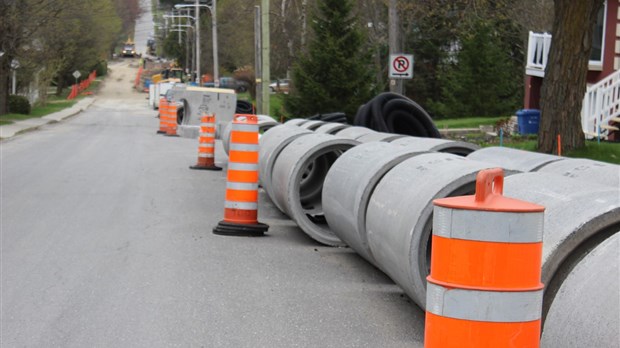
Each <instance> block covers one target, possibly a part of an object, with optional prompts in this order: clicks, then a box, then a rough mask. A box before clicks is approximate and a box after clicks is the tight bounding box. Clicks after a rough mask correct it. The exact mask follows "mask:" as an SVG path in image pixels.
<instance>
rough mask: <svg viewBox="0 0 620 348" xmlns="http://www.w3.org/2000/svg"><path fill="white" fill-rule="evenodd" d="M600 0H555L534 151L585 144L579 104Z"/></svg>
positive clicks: (565, 148) (600, 4)
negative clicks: (536, 143) (559, 144)
mask: <svg viewBox="0 0 620 348" xmlns="http://www.w3.org/2000/svg"><path fill="white" fill-rule="evenodd" d="M602 5H603V1H601V0H581V1H572V0H555V19H554V22H553V40H552V42H551V48H550V51H549V60H548V62H547V69H546V71H545V79H544V81H543V85H542V90H541V119H540V126H539V130H538V151H541V152H546V153H556V152H557V142H556V139H557V135H559V136H560V137H561V143H562V146H561V148H562V151H565V150H571V149H576V148H580V147H583V146H585V137H584V135H583V131H582V128H581V106H582V105H581V104H582V101H583V95H584V93H585V90H586V75H587V72H588V61H589V57H590V50H591V48H592V35H593V32H594V23H595V20H596V15H597V13H598V11H599V9H600V8H601V6H602Z"/></svg>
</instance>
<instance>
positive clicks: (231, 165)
mask: <svg viewBox="0 0 620 348" xmlns="http://www.w3.org/2000/svg"><path fill="white" fill-rule="evenodd" d="M228 169H229V170H230V169H232V170H243V171H246V172H256V171H258V164H252V163H237V162H228Z"/></svg>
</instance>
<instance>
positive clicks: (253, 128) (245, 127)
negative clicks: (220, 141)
mask: <svg viewBox="0 0 620 348" xmlns="http://www.w3.org/2000/svg"><path fill="white" fill-rule="evenodd" d="M232 131H233V132H234V131H240V132H255V133H258V124H239V123H234V122H233V124H232Z"/></svg>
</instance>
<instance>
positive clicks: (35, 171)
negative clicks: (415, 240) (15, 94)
mask: <svg viewBox="0 0 620 348" xmlns="http://www.w3.org/2000/svg"><path fill="white" fill-rule="evenodd" d="M111 68H112V73H111V76H109V77H108V78H107V80H106V83H105V86H104V89H103V90H102V91H101V92H100V93H99V94H98V96H97V97H96V98H97V101H96V102H95V103H94V104H93V105H92V106H91V107H90V108H89V109H88V110H87V111H86V112H83V113H81V114H79V115H78V116H75V117H73V118H70V119H68V120H65V121H63V122H60V123H57V124H53V125H48V126H44V127H42V128H41V129H39V130H36V131H33V132H29V133H25V134H21V135H18V136H17V137H15V138H12V139H10V140H7V141H2V142H1V143H0V146H1V151H0V154H1V163H0V164H1V172H0V174H1V178H0V188H1V194H0V198H1V204H0V213H1V217H0V231H1V243H2V245H1V248H0V251H1V255H0V261H1V275H0V277H1V285H2V289H1V311H0V315H1V318H0V321H1V330H2V332H1V333H0V340H1V341H0V346H2V347H176V346H178V347H421V346H422V340H423V333H424V328H423V317H424V313H423V312H422V311H421V310H420V309H419V308H418V307H417V306H416V305H414V304H413V303H412V302H411V301H410V300H409V299H408V297H407V296H406V295H404V293H403V291H402V290H401V289H400V288H399V287H398V286H396V285H395V284H394V283H393V282H392V281H391V280H390V279H389V278H387V277H386V276H385V275H384V274H383V273H381V272H380V271H378V270H377V269H376V268H374V267H373V266H371V265H370V264H369V263H367V262H366V261H364V260H363V259H362V258H360V257H359V256H357V254H355V253H354V252H353V251H352V250H350V249H348V248H330V247H324V246H321V245H319V244H317V243H316V242H314V241H312V240H311V239H310V238H308V237H307V236H306V235H305V234H304V233H303V232H302V231H301V230H300V229H299V228H298V227H297V226H296V225H295V224H294V223H292V222H291V221H290V220H289V219H288V218H287V217H285V216H284V215H282V214H281V213H280V212H279V211H277V210H276V208H275V207H274V206H273V204H272V203H271V202H270V201H269V198H268V197H266V196H265V194H264V193H263V192H261V195H260V208H259V215H260V221H261V222H264V223H267V224H269V225H270V226H271V228H270V230H269V233H268V235H267V236H265V237H260V238H248V237H224V236H218V235H214V234H212V233H211V229H212V228H213V227H214V226H215V225H216V224H217V222H218V221H219V220H221V219H222V217H223V203H224V185H225V181H226V172H225V170H224V171H222V172H205V171H192V170H189V169H188V166H189V165H192V164H194V163H195V162H196V159H197V141H196V140H193V139H183V138H172V137H165V136H162V135H157V134H155V132H156V130H157V128H158V119H157V118H155V115H156V112H155V111H154V110H150V109H148V108H147V105H146V103H147V100H146V94H139V93H137V92H134V91H132V90H131V88H130V85H131V80H132V78H133V77H134V76H135V75H133V76H132V75H131V74H129V73H127V71H129V72H133V71H135V69H133V68H128V67H127V61H125V62H124V63H117V64H116V65H113V66H112V67H111ZM217 145H218V146H219V145H220V144H219V143H218V144H217ZM216 163H218V164H221V165H222V166H224V167H225V163H226V156H225V154H224V153H223V151H222V150H221V146H219V148H218V150H217V158H216Z"/></svg>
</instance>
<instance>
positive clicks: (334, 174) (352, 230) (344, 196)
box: [323, 133, 424, 266]
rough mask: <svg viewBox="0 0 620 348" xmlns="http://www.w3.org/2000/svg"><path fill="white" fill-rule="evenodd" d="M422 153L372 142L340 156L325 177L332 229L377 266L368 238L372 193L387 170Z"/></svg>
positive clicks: (325, 202) (325, 200)
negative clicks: (367, 222)
mask: <svg viewBox="0 0 620 348" xmlns="http://www.w3.org/2000/svg"><path fill="white" fill-rule="evenodd" d="M377 134H380V133H377ZM383 134H385V133H383ZM422 153H424V152H416V151H415V150H412V149H409V148H401V147H397V146H394V145H391V144H389V143H386V142H379V141H375V142H370V143H366V144H362V145H358V146H356V147H354V148H352V149H351V150H349V151H347V152H346V153H345V154H343V155H342V156H340V157H339V158H338V160H337V161H336V162H335V163H334V165H333V166H332V167H331V168H330V170H329V172H328V173H327V176H326V177H325V183H324V185H323V210H324V211H325V219H326V220H327V224H328V225H329V228H330V230H332V231H333V232H334V233H335V234H336V236H338V237H339V238H340V239H341V240H342V241H343V242H345V243H346V244H347V245H348V246H350V247H351V248H352V249H353V250H355V251H356V252H357V253H358V254H360V255H361V256H362V257H364V258H365V259H366V260H367V261H369V262H371V263H373V264H374V265H375V266H377V262H376V261H375V259H374V258H373V257H372V252H371V251H370V248H369V247H368V239H367V238H366V210H367V208H368V202H369V201H370V195H371V193H372V192H373V190H374V189H375V186H376V185H377V183H379V180H381V178H382V177H383V176H384V175H385V173H387V172H388V171H390V170H391V169H392V168H393V167H394V166H395V165H397V164H399V163H401V162H402V161H404V160H406V159H407V158H410V157H412V156H415V155H418V154H422Z"/></svg>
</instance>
